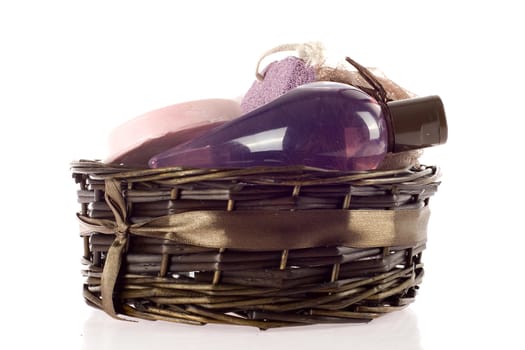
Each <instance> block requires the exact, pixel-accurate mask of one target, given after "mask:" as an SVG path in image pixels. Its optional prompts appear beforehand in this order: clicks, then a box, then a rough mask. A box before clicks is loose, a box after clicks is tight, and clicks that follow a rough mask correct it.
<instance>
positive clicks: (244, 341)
mask: <svg viewBox="0 0 525 350" xmlns="http://www.w3.org/2000/svg"><path fill="white" fill-rule="evenodd" d="M515 4H519V2H518V1H515V2H513V1H502V0H500V1H495V2H484V1H472V2H468V1H464V2H460V1H453V2H451V3H446V2H442V1H436V2H425V1H384V2H378V1H374V2H368V1H359V2H351V1H339V2H336V1H329V0H324V1H316V2H313V1H305V0H303V1H297V2H295V1H286V2H285V1H282V0H281V1H269V0H265V1H260V2H248V1H244V2H242V3H241V2H240V1H235V2H233V1H225V0H221V1H194V2H191V5H190V2H189V1H186V2H182V1H180V2H176V1H173V2H160V1H144V2H131V1H128V2H125V3H124V2H123V3H116V2H108V1H103V2H97V1H84V2H80V1H64V2H56V1H35V2H33V3H29V2H26V1H12V2H9V1H7V2H6V1H2V2H1V3H0V123H1V129H0V130H1V137H0V152H1V153H0V155H1V158H0V159H1V160H2V165H1V172H0V222H1V232H0V263H1V264H0V271H1V275H0V276H1V280H0V297H1V298H0V301H1V303H2V304H1V307H0V319H1V320H2V321H3V325H2V326H0V327H1V328H0V335H1V336H0V348H2V349H15V348H28V346H33V347H37V346H38V347H39V348H44V349H45V348H52V347H53V348H57V347H58V346H61V345H66V346H67V348H71V349H73V348H84V349H114V348H115V349H118V348H123V347H124V346H126V348H127V349H128V350H131V349H139V348H147V347H149V348H152V349H168V348H170V349H177V348H180V349H193V348H207V347H209V348H214V349H223V348H224V349H236V348H249V349H267V348H269V349H290V348H293V349H319V348H325V349H328V348H352V349H360V348H362V349H385V348H390V349H443V348H466V347H468V348H480V347H487V348H496V347H500V348H502V349H510V348H516V349H519V348H521V349H523V348H525V345H524V344H525V342H524V340H523V330H524V327H523V313H524V311H525V309H524V302H523V295H524V283H523V271H522V270H523V267H524V262H523V257H522V255H523V253H524V248H523V244H524V239H523V235H524V234H525V229H524V228H523V219H522V215H523V198H525V196H524V194H525V193H524V190H523V187H524V185H523V181H521V180H522V174H523V172H522V170H521V169H522V167H521V165H522V163H523V151H524V146H523V142H524V140H523V135H524V132H523V127H524V122H523V121H524V118H525V115H524V114H525V113H524V109H523V92H524V90H525V89H524V88H523V83H524V80H525V79H524V78H525V76H524V69H523V67H524V65H525V56H524V54H523V34H524V33H525V26H524V24H523V19H522V14H523V11H522V10H521V7H518V5H515ZM311 40H321V41H323V42H324V43H325V45H326V46H327V48H329V49H332V50H333V51H334V52H339V53H340V54H341V55H344V54H348V55H350V56H352V57H353V58H354V59H356V60H357V61H359V62H361V63H363V64H365V65H368V66H376V67H379V68H381V69H382V70H383V71H384V72H385V73H386V74H387V75H388V76H390V77H391V78H392V79H393V80H395V81H397V82H398V83H400V84H401V85H403V86H405V87H406V88H408V89H409V90H411V91H413V92H415V93H417V94H419V95H428V94H439V95H440V96H441V97H442V99H443V101H444V103H445V107H446V110H447V114H448V119H449V130H450V132H449V143H448V144H447V145H446V146H443V147H439V148H436V149H432V150H429V151H428V152H426V154H425V158H424V161H425V162H426V163H428V164H438V165H440V166H441V168H442V170H443V173H444V177H443V184H442V186H441V188H440V190H439V192H438V194H437V195H436V196H435V198H433V200H432V201H431V208H432V210H433V215H432V218H431V223H430V232H429V242H428V247H427V250H426V251H425V254H424V262H425V264H426V272H427V273H426V276H425V278H424V281H423V284H422V288H421V292H420V294H419V295H418V297H417V299H416V302H415V303H414V304H413V305H412V306H411V307H410V308H408V309H407V310H405V311H402V312H398V313H394V314H390V315H388V316H386V317H384V318H381V319H378V320H375V321H373V322H372V323H370V324H367V325H344V326H342V325H323V326H312V327H303V328H298V329H280V330H270V331H266V332H261V331H258V330H256V329H250V328H239V327H223V326H205V327H194V326H193V327H191V326H184V325H178V324H169V323H163V322H146V321H141V322H138V323H129V322H119V321H114V320H112V319H110V318H109V317H107V316H105V315H104V314H103V313H101V312H98V311H94V310H92V309H91V308H89V307H87V306H86V305H84V303H83V301H82V298H81V278H80V274H79V271H80V262H79V260H80V255H81V250H82V248H81V247H82V243H81V240H80V238H78V227H77V224H76V221H75V218H74V212H75V211H76V210H77V204H76V198H75V190H76V187H75V185H74V184H73V181H72V180H71V178H70V173H69V169H68V164H69V162H70V161H72V160H75V159H79V158H88V159H93V158H101V157H104V156H105V153H104V152H105V142H106V137H107V134H108V132H109V131H110V130H111V129H112V128H113V127H115V126H117V125H118V124H119V123H122V122H123V121H125V120H127V119H129V118H132V117H134V116H136V115H139V114H141V113H144V112H146V111H149V110H151V109H155V108H159V107H163V106H166V105H169V104H173V103H176V102H181V101H185V100H190V99H197V98H210V97H226V98H234V97H237V96H240V95H242V94H243V93H244V92H245V91H246V90H247V88H248V87H249V86H250V84H251V82H252V80H253V78H254V67H255V63H256V61H257V59H258V57H259V55H260V54H261V53H262V52H264V51H265V50H267V49H269V48H271V47H273V46H276V45H278V44H281V43H288V42H304V41H311ZM342 57H343V56H341V58H342Z"/></svg>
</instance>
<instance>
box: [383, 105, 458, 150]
mask: <svg viewBox="0 0 525 350" xmlns="http://www.w3.org/2000/svg"><path fill="white" fill-rule="evenodd" d="M387 106H388V109H389V111H390V118H391V121H392V127H393V131H394V132H393V138H394V140H393V149H392V150H391V151H392V152H395V153H397V152H403V151H408V150H412V149H418V148H425V147H431V146H436V145H440V144H444V143H445V142H446V141H447V137H448V132H447V119H446V116H445V109H444V107H443V102H442V101H441V99H440V98H439V96H427V97H416V98H409V99H405V100H397V101H390V102H388V103H387Z"/></svg>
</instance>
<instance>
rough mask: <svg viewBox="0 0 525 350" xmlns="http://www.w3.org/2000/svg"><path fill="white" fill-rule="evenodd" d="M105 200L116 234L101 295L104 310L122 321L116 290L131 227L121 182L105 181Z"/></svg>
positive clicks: (108, 258)
mask: <svg viewBox="0 0 525 350" xmlns="http://www.w3.org/2000/svg"><path fill="white" fill-rule="evenodd" d="M104 199H105V200H106V203H107V204H108V206H109V208H110V209H111V211H112V212H113V215H114V217H115V222H114V227H113V229H114V233H115V240H114V241H113V243H112V244H111V246H110V247H109V249H108V253H107V256H106V261H105V262H104V269H103V271H102V278H101V281H100V287H101V290H100V293H101V296H102V308H103V309H104V311H106V313H107V314H109V315H110V316H112V317H114V318H118V319H120V317H118V316H117V312H116V310H115V300H114V290H115V286H116V284H117V279H118V276H119V274H120V267H121V265H122V256H123V254H124V253H125V252H126V251H127V248H128V235H129V231H130V225H129V224H128V220H127V205H126V201H125V200H124V197H123V196H122V192H121V190H120V182H119V181H117V180H116V179H112V178H108V179H106V181H105V194H104Z"/></svg>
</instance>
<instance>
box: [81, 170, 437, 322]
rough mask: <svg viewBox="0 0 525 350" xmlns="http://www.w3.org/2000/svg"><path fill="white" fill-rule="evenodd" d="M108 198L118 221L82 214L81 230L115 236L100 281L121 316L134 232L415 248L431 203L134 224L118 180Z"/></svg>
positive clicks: (285, 244) (219, 240)
mask: <svg viewBox="0 0 525 350" xmlns="http://www.w3.org/2000/svg"><path fill="white" fill-rule="evenodd" d="M105 183H106V185H105V200H106V202H107V204H108V205H109V207H110V208H111V211H112V212H113V214H114V216H115V220H114V221H113V220H108V219H94V218H89V217H87V216H82V215H80V214H78V219H79V221H80V225H81V233H82V234H89V233H91V232H97V233H102V234H115V240H114V241H113V243H112V245H111V246H110V248H109V250H108V253H107V256H106V261H105V263H104V269H103V272H102V279H101V294H102V308H103V309H104V311H105V312H106V313H108V314H109V315H111V316H112V317H116V318H118V317H117V312H116V311H115V305H114V301H113V292H114V289H115V284H116V282H117V279H118V275H119V273H120V267H121V264H122V257H123V255H124V253H125V251H126V249H127V246H128V243H129V237H130V236H133V235H137V236H143V237H150V238H158V239H165V240H170V241H174V242H177V243H180V244H190V245H195V246H202V247H208V248H234V249H246V250H274V251H275V250H283V249H302V248H312V247H322V246H333V245H344V246H350V247H356V248H372V247H392V246H411V245H415V244H417V243H419V242H424V241H426V237H427V223H428V219H429V215H430V211H429V209H428V207H426V206H425V207H423V208H420V209H407V210H372V209H371V210H341V209H338V210H303V211H275V212H269V211H267V210H266V211H255V210H253V211H219V210H215V211H214V210H200V211H191V212H184V213H179V214H172V215H166V216H162V217H158V218H153V219H150V220H148V221H145V222H140V223H135V224H130V223H129V222H128V217H127V206H126V201H125V200H124V198H123V196H122V192H121V190H120V182H119V181H118V180H115V179H111V178H108V179H106V182H105Z"/></svg>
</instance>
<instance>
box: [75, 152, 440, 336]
mask: <svg viewBox="0 0 525 350" xmlns="http://www.w3.org/2000/svg"><path fill="white" fill-rule="evenodd" d="M72 170H73V175H74V178H75V180H76V181H77V183H78V184H79V185H80V190H79V191H78V200H79V203H80V204H81V210H80V212H79V213H78V217H79V221H80V223H81V236H82V238H83V242H84V252H83V265H84V270H83V274H84V275H85V277H86V278H85V283H84V297H85V299H86V301H87V302H88V304H90V305H92V306H95V307H98V308H101V309H103V310H104V311H106V312H107V313H108V314H110V315H111V316H113V317H119V316H118V315H127V316H131V317H136V318H142V319H148V320H167V321H174V322H182V323H190V324H199V325H200V324H207V323H225V324H235V325H248V326H255V327H258V328H261V329H267V328H272V327H283V326H296V325H305V324H315V323H344V322H366V321H369V320H371V319H374V318H376V317H379V316H381V315H383V314H385V313H388V312H391V311H395V310H398V309H401V308H403V307H405V306H406V305H408V304H409V303H410V302H412V301H413V300H414V298H415V295H416V290H417V288H418V284H419V283H420V282H421V279H422V276H423V264H422V262H421V254H422V251H423V250H424V248H425V241H426V224H427V221H428V199H429V197H430V196H432V195H433V194H434V193H435V191H436V190H437V187H438V184H439V182H438V181H437V178H438V172H437V169H436V168H434V167H424V166H418V167H416V168H412V169H410V170H406V169H405V170H389V171H373V172H361V173H339V172H333V171H321V170H316V169H308V168H302V167H287V168H250V169H240V170H221V169H214V170H204V169H193V170H184V169H180V168H163V169H151V170H130V169H125V168H119V167H112V166H108V165H106V164H102V163H99V162H91V161H81V162H76V163H74V164H72Z"/></svg>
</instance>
